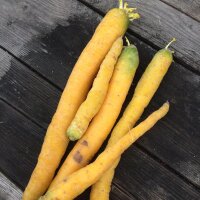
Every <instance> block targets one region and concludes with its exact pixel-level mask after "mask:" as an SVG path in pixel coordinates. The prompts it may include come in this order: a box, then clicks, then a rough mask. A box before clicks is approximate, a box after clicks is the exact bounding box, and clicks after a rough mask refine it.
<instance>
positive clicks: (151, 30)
mask: <svg viewBox="0 0 200 200" xmlns="http://www.w3.org/2000/svg"><path fill="white" fill-rule="evenodd" d="M83 2H87V3H88V4H90V5H92V6H93V7H95V8H97V9H99V10H101V11H103V12H104V13H105V12H107V11H108V10H109V9H110V8H113V7H118V1H114V0H108V1H100V0H92V1H91V0H83ZM127 2H128V3H129V6H130V7H137V8H138V12H139V13H140V15H141V19H140V20H135V21H134V22H133V23H131V24H130V29H131V30H132V31H133V32H135V33H136V34H137V35H138V36H139V37H142V38H144V39H145V40H147V41H148V42H149V43H151V44H153V45H156V46H158V47H159V48H162V47H164V46H166V44H167V43H168V42H169V41H170V40H171V39H172V38H173V37H175V38H176V39H177V42H176V43H174V44H173V45H172V47H173V49H174V50H175V56H176V57H177V58H178V59H180V60H181V61H183V62H185V63H186V64H187V65H190V66H191V67H193V68H194V69H196V70H198V71H199V72H200V59H199V58H200V46H199V41H200V34H199V33H200V23H198V22H197V21H196V20H194V19H192V18H190V17H188V16H187V15H185V14H184V13H182V12H179V11H177V10H176V9H175V8H173V7H171V6H169V5H167V4H165V3H163V2H161V1H159V0H148V1H146V0H136V1H132V0H127Z"/></svg>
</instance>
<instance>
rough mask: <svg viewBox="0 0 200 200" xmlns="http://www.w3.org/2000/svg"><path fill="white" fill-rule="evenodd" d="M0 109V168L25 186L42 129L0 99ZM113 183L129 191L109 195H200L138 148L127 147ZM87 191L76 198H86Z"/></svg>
mask: <svg viewBox="0 0 200 200" xmlns="http://www.w3.org/2000/svg"><path fill="white" fill-rule="evenodd" d="M0 113H1V115H0V117H1V118H0V120H1V121H2V120H3V121H2V122H3V123H1V124H0V132H1V133H2V134H1V146H0V164H1V165H0V169H1V170H3V172H4V173H5V174H6V175H8V174H9V176H10V177H12V180H13V181H15V182H16V183H17V184H18V185H20V186H21V188H24V187H25V185H26V183H27V181H28V179H29V177H30V174H31V171H32V169H33V167H34V165H35V163H36V160H37V158H36V157H37V155H38V153H39V148H40V146H41V143H42V138H43V130H42V129H41V128H40V127H38V126H37V125H35V124H34V123H32V122H31V121H30V120H28V119H27V118H25V117H24V116H23V115H21V114H20V113H18V112H17V111H16V110H14V109H12V108H11V107H10V106H8V105H7V104H5V103H4V102H2V101H1V100H0ZM127 156H128V157H127ZM119 180H120V181H119ZM172 180H173V181H172ZM114 184H117V185H120V187H122V188H123V190H124V191H126V192H127V193H128V195H125V194H123V192H122V193H120V194H116V192H115V191H116V189H115V188H114V190H112V192H115V194H111V196H112V197H111V199H118V198H115V197H117V196H119V198H121V199H123V198H124V197H126V196H127V197H128V198H129V197H130V198H129V199H134V197H135V198H136V199H156V198H157V199H162V197H163V195H164V194H165V195H166V194H168V195H169V196H170V197H171V196H172V197H173V196H174V197H173V198H172V199H175V197H177V200H179V199H182V200H188V199H192V200H197V199H198V198H197V197H198V196H199V195H200V193H199V192H197V191H196V190H195V189H193V188H192V187H191V186H189V185H188V184H186V183H185V182H184V181H183V180H181V179H179V178H177V177H176V176H175V175H174V174H172V173H171V172H169V171H168V170H166V169H165V168H164V167H162V166H160V164H159V163H156V162H155V161H154V160H153V159H152V158H150V157H149V156H148V155H145V154H144V153H142V152H141V151H140V150H138V149H137V148H130V150H129V151H128V152H127V153H126V154H125V156H124V157H123V159H122V162H121V164H120V167H119V170H118V171H117V174H116V178H115V180H114ZM148 186H149V189H148V188H147V187H148ZM150 186H151V187H150ZM153 186H154V188H152V187H153ZM156 188H157V189H156ZM88 192H89V190H88V191H87V193H85V194H84V195H83V196H82V198H78V199H80V200H84V199H86V198H85V197H86V196H88ZM129 192H130V193H131V194H133V195H134V197H133V198H132V195H131V194H129ZM145 197H147V198H145ZM163 199H164V198H163Z"/></svg>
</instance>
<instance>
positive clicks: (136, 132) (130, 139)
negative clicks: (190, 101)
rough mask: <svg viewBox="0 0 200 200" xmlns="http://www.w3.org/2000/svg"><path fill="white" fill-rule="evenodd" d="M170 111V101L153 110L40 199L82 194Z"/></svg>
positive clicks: (53, 199) (65, 198) (65, 197)
mask: <svg viewBox="0 0 200 200" xmlns="http://www.w3.org/2000/svg"><path fill="white" fill-rule="evenodd" d="M168 111H169V103H165V104H163V106H162V107H161V108H160V109H158V110H157V111H155V112H153V113H152V114H151V115H150V116H149V117H148V118H147V119H146V120H144V121H143V122H141V123H140V124H139V125H138V126H137V127H135V128H133V129H132V130H131V131H129V132H128V133H127V134H126V135H124V136H123V137H122V138H121V139H120V140H119V141H118V142H117V143H116V144H114V145H112V146H110V147H108V148H107V149H105V150H104V151H103V152H102V153H101V154H100V155H99V156H98V157H97V159H96V160H95V161H94V162H93V163H91V164H89V165H87V166H86V167H84V168H82V169H80V170H78V171H76V172H74V173H73V174H71V175H69V176H68V177H66V179H65V180H63V181H62V182H60V184H59V185H57V186H56V187H55V188H53V189H52V190H49V191H48V192H47V193H46V195H45V196H43V197H42V198H41V199H40V200H56V199H59V200H71V199H74V198H75V197H77V196H78V195H80V194H81V193H82V192H84V190H85V189H87V188H88V187H89V186H91V185H92V184H93V183H95V182H96V181H97V180H98V179H99V178H100V177H101V176H102V175H103V173H104V172H106V170H107V169H109V167H110V166H112V164H113V162H114V161H115V160H116V159H117V158H118V157H119V156H120V155H121V154H122V153H123V152H124V151H125V150H126V149H127V148H128V147H130V146H131V145H132V143H134V142H135V141H136V140H137V139H138V138H140V137H141V136H142V135H143V134H144V133H145V132H147V131H148V130H149V129H151V128H152V127H153V126H154V125H155V124H156V122H157V121H158V120H160V119H161V118H162V117H164V116H165V115H166V114H167V112H168Z"/></svg>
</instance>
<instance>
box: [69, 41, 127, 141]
mask: <svg viewBox="0 0 200 200" xmlns="http://www.w3.org/2000/svg"><path fill="white" fill-rule="evenodd" d="M122 47H123V40H122V38H121V37H120V38H118V39H117V40H116V41H115V42H114V44H113V46H112V47H111V49H110V51H109V52H108V54H107V55H106V57H105V59H104V60H103V62H102V64H101V66H100V69H99V72H98V74H97V77H96V78H95V80H94V82H93V86H92V88H91V90H90V91H89V93H88V95H87V98H86V100H85V101H84V102H83V103H82V104H81V106H80V107H79V109H78V111H77V113H76V115H75V117H74V119H73V120H72V122H71V124H70V126H69V128H68V130H67V135H68V137H69V139H70V140H73V141H74V140H78V139H80V138H81V137H82V135H83V134H84V133H85V131H86V130H87V128H88V125H89V123H90V121H91V120H92V118H93V117H94V116H95V115H96V114H97V112H98V111H99V109H100V107H101V106H102V104H103V101H104V99H105V96H106V94H107V90H108V86H109V82H110V79H111V77H112V74H113V70H114V66H115V64H116V62H117V60H118V57H119V55H120V53H121V51H122Z"/></svg>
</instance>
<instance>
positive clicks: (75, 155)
mask: <svg viewBox="0 0 200 200" xmlns="http://www.w3.org/2000/svg"><path fill="white" fill-rule="evenodd" d="M73 159H74V160H75V161H76V162H77V163H79V164H80V163H81V161H82V160H83V156H82V155H81V153H80V151H77V152H76V153H75V154H74V156H73Z"/></svg>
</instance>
